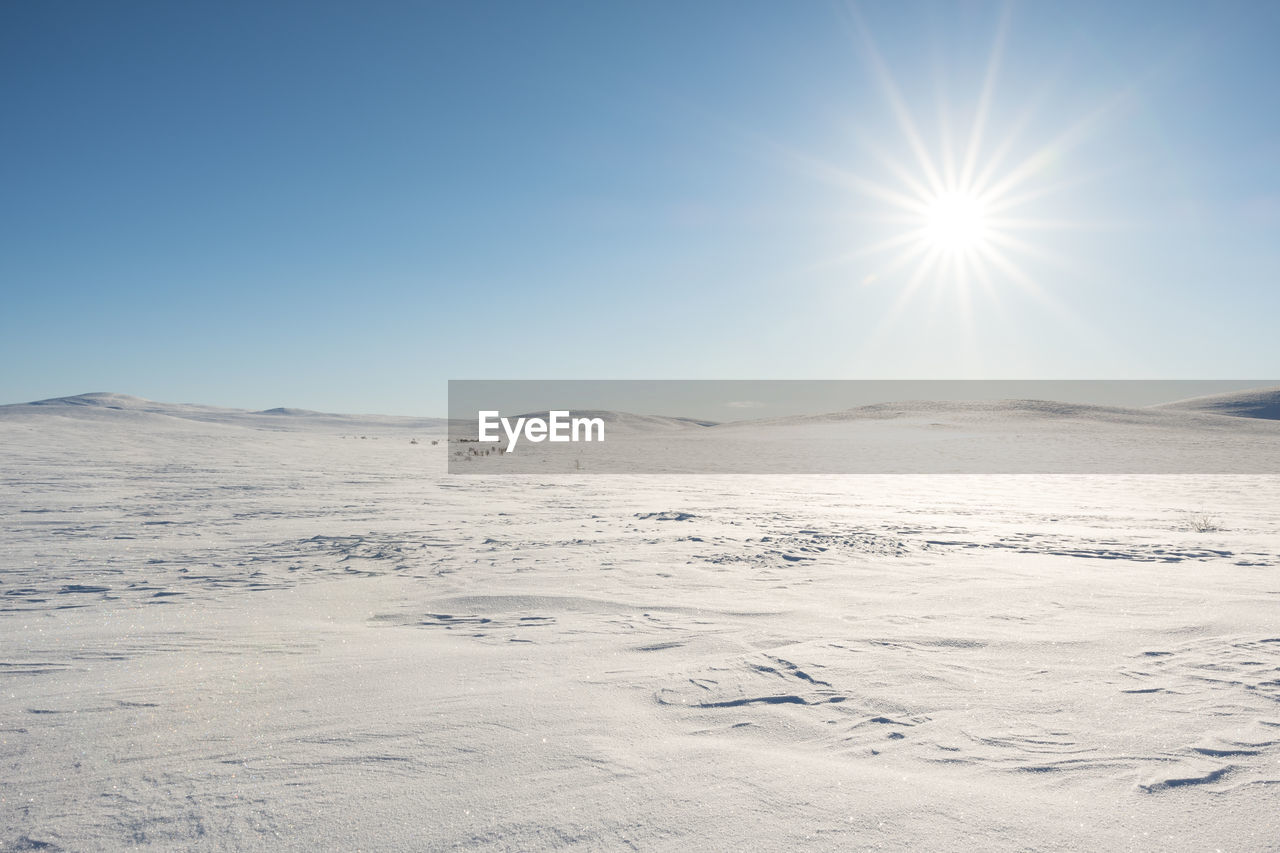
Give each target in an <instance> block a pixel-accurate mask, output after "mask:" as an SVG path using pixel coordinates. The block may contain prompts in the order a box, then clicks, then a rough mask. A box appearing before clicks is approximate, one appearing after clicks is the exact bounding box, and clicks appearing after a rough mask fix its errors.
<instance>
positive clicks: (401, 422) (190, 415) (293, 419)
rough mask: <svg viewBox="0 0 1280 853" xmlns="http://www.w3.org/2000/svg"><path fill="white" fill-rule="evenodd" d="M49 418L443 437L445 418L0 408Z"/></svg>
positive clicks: (47, 404)
mask: <svg viewBox="0 0 1280 853" xmlns="http://www.w3.org/2000/svg"><path fill="white" fill-rule="evenodd" d="M50 415H54V416H61V417H65V418H75V419H77V420H104V421H109V422H121V421H127V420H135V421H146V420H151V419H155V418H161V419H163V418H168V419H171V420H181V421H198V422H200V423H210V424H224V425H228V426H240V427H247V428H251V429H266V430H277V431H292V430H310V429H324V430H346V431H355V430H361V429H363V430H371V429H377V430H418V431H432V432H441V431H443V430H444V428H445V426H446V421H445V419H444V418H411V417H395V416H391V415H341V414H331V413H328V412H312V411H308V410H306V409H291V408H283V407H281V408H274V409H267V410H265V411H260V412H255V411H250V410H248V409H228V408H221V407H218V406H204V405H199V404H194V403H161V402H156V401H155V400H145V399H143V398H141V397H132V396H130V395H128V394H115V393H110V392H96V393H92V394H77V395H75V396H71V397H55V398H53V399H50V400H36V401H35V402H31V403H15V404H11V405H7V406H0V418H2V419H6V420H15V419H18V420H21V419H29V418H33V417H48V416H50Z"/></svg>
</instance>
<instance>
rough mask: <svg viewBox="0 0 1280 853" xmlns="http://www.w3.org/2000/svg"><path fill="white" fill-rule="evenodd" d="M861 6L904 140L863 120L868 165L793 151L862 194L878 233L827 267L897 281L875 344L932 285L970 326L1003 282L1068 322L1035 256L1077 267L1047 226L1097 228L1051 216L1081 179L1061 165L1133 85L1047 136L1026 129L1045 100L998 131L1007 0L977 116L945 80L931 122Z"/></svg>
mask: <svg viewBox="0 0 1280 853" xmlns="http://www.w3.org/2000/svg"><path fill="white" fill-rule="evenodd" d="M851 11H852V14H853V19H854V20H853V23H854V30H855V32H856V34H857V35H858V37H859V48H860V49H859V51H858V52H859V54H860V55H861V56H862V58H863V59H864V60H865V61H866V63H867V66H868V69H869V70H870V72H871V75H872V78H873V79H874V81H875V83H876V84H877V86H878V88H879V90H880V93H881V94H882V95H883V97H884V100H885V104H886V106H887V107H888V108H889V113H890V115H891V116H892V117H893V121H894V124H895V125H896V129H897V131H898V134H897V139H893V138H892V137H889V138H882V139H876V138H874V135H873V133H866V132H863V130H862V128H861V127H858V126H855V129H856V131H857V135H858V142H859V150H858V152H857V156H858V158H859V159H858V162H859V164H860V169H867V170H869V171H868V172H862V171H858V172H855V171H851V170H850V169H849V168H847V167H844V166H842V165H840V164H836V163H832V162H829V161H824V160H821V159H817V158H812V157H806V156H803V155H795V153H794V152H789V153H792V154H793V156H798V160H797V162H798V163H799V164H800V165H801V166H803V167H805V168H807V169H810V170H813V171H815V172H816V173H817V174H818V175H819V176H820V177H821V178H822V179H824V180H826V181H829V182H831V183H833V184H835V185H837V186H840V187H842V188H845V189H849V190H852V191H853V192H854V193H855V194H856V195H857V196H859V197H860V199H861V200H860V201H859V202H858V204H859V207H860V210H859V213H858V214H857V217H858V220H859V222H860V223H866V225H867V231H868V232H869V235H873V236H869V238H867V239H866V242H864V243H862V244H861V245H855V246H854V247H853V248H852V249H849V250H846V251H844V252H842V254H840V255H838V256H836V257H834V258H831V259H824V260H823V261H822V262H821V264H822V265H823V266H833V265H849V266H852V267H854V268H855V269H856V270H857V272H858V273H859V275H858V277H857V280H859V281H861V282H862V284H863V285H865V286H872V285H874V286H884V285H885V284H891V286H893V287H894V288H895V289H896V292H897V295H896V297H895V298H894V300H893V301H892V303H891V304H890V305H889V307H888V309H887V310H886V311H885V313H884V315H883V316H882V318H881V320H880V322H879V323H878V324H877V326H876V330H875V332H874V333H873V334H872V335H871V336H869V338H868V341H869V343H868V345H867V346H870V345H871V343H874V341H875V340H878V339H879V338H878V337H877V335H880V334H881V333H883V334H889V333H890V331H891V330H892V329H893V327H894V325H895V324H896V323H897V322H898V321H899V320H900V318H901V317H902V316H903V315H904V314H906V313H907V311H908V308H909V306H910V305H912V304H913V303H914V300H916V299H917V298H919V297H920V296H921V292H922V291H923V292H924V294H925V295H926V296H928V297H929V303H930V307H929V310H930V311H931V312H933V311H940V310H942V306H943V305H946V306H948V308H947V310H949V311H951V312H952V313H950V314H949V315H948V320H949V321H952V322H955V323H956V324H958V326H961V327H965V328H967V329H972V323H971V320H972V317H973V316H974V314H975V307H976V305H977V301H978V300H982V301H983V302H984V303H985V305H986V306H987V307H992V308H994V309H996V311H1001V310H1003V306H1002V305H1001V303H1002V301H1003V298H1004V294H1003V292H1002V291H1004V290H1005V289H1007V288H1009V287H1012V288H1013V289H1016V290H1017V291H1019V293H1020V294H1022V295H1025V296H1028V297H1030V298H1031V299H1033V300H1034V301H1036V302H1039V303H1040V304H1041V305H1043V306H1044V307H1046V308H1047V309H1049V310H1050V311H1052V312H1054V313H1055V314H1056V315H1058V316H1060V317H1062V318H1064V321H1067V320H1073V318H1070V317H1069V316H1068V314H1069V312H1068V311H1067V309H1066V308H1065V306H1063V305H1062V304H1061V303H1060V301H1059V300H1058V299H1057V298H1056V297H1055V295H1054V294H1053V293H1051V292H1050V291H1049V290H1048V289H1046V288H1045V287H1043V286H1042V284H1041V280H1040V279H1039V277H1038V276H1037V275H1034V274H1032V271H1031V269H1030V268H1028V267H1027V266H1026V265H1027V264H1028V262H1031V263H1034V264H1035V265H1036V266H1037V267H1039V266H1042V265H1044V264H1050V265H1064V266H1065V265H1069V264H1070V260H1069V259H1064V258H1062V257H1061V256H1060V255H1058V254H1056V253H1055V252H1053V251H1050V246H1049V245H1046V241H1045V236H1046V232H1049V231H1055V230H1062V229H1078V228H1082V227H1093V226H1091V225H1090V223H1087V222H1072V221H1069V220H1064V219H1061V218H1058V217H1046V216H1045V215H1044V214H1045V211H1046V210H1050V209H1052V208H1051V205H1052V200H1051V199H1049V197H1050V196H1052V195H1054V194H1055V193H1057V192H1059V191H1061V190H1064V189H1066V188H1069V187H1072V186H1074V185H1075V184H1076V183H1078V182H1079V181H1080V180H1081V178H1079V177H1075V176H1071V175H1069V174H1064V173H1063V172H1062V170H1061V166H1062V164H1063V162H1064V155H1065V154H1066V153H1067V152H1068V151H1069V150H1070V149H1071V148H1073V147H1074V146H1075V145H1077V144H1078V143H1079V142H1081V141H1082V140H1083V139H1085V138H1087V136H1088V135H1089V134H1090V133H1091V132H1092V129H1093V128H1094V127H1095V126H1096V125H1097V124H1098V122H1099V121H1100V120H1101V119H1102V118H1103V117H1104V116H1105V115H1106V114H1107V113H1108V112H1109V111H1110V110H1111V109H1112V108H1113V107H1114V106H1116V105H1117V104H1120V103H1123V93H1121V94H1120V95H1119V96H1117V97H1116V98H1115V99H1112V100H1110V101H1106V102H1103V103H1102V104H1100V105H1099V106H1098V107H1097V108H1096V109H1095V110H1094V111H1093V112H1090V113H1088V114H1086V115H1084V116H1082V117H1081V118H1080V119H1078V120H1077V121H1075V122H1074V123H1069V124H1068V125H1067V126H1065V127H1064V128H1063V129H1061V130H1060V131H1059V132H1058V133H1057V134H1055V135H1053V136H1051V137H1049V138H1046V139H1043V140H1040V141H1039V143H1038V144H1037V140H1035V139H1033V138H1030V136H1029V135H1024V129H1025V128H1027V127H1028V126H1029V124H1030V122H1031V120H1032V118H1033V115H1034V113H1035V110H1036V108H1037V104H1036V102H1035V101H1033V102H1032V103H1031V104H1029V105H1027V107H1026V108H1025V109H1024V110H1023V111H1022V112H1021V113H1020V114H1019V113H1012V114H1011V118H1010V120H1009V124H1008V126H1007V129H1006V130H1005V132H1003V133H993V132H992V128H991V127H990V124H991V119H992V116H993V114H996V113H997V109H996V101H997V90H998V89H999V86H998V80H999V76H1000V74H999V71H1000V66H1001V60H1002V56H1003V53H1004V42H1005V38H1006V36H1007V34H1008V30H1009V19H1010V15H1011V8H1010V7H1006V8H1005V10H1004V12H1003V13H1002V15H1001V17H1000V20H999V22H998V24H997V26H996V31H995V33H994V38H993V40H992V46H991V52H990V54H989V55H988V57H987V63H986V68H985V71H984V73H983V76H982V78H981V85H980V89H979V90H978V91H977V92H976V93H975V95H976V97H975V98H973V99H972V113H970V114H969V115H968V117H967V118H966V117H965V116H963V115H958V114H957V113H958V112H959V111H958V110H956V109H954V105H953V104H952V103H950V102H949V101H948V100H947V99H946V97H945V96H944V95H943V94H942V93H943V91H944V90H943V89H942V88H941V87H940V88H939V95H938V101H937V103H936V105H935V106H936V109H937V114H938V121H937V123H936V125H934V124H929V125H921V124H919V123H918V121H917V115H918V114H919V112H920V111H919V107H918V105H915V104H910V103H908V101H907V99H906V98H905V97H904V96H903V93H902V91H901V90H900V89H899V87H898V85H897V82H896V81H895V80H894V77H893V74H892V73H890V70H889V67H888V65H886V63H885V61H884V59H883V58H882V57H881V55H880V53H879V50H878V49H877V47H876V44H875V41H874V39H872V37H871V32H870V30H869V29H868V28H867V26H866V24H865V23H864V22H863V20H862V18H861V16H860V14H859V13H858V12H857V9H856V7H853V8H852V10H851ZM966 112H967V110H966ZM999 112H1004V110H1003V109H1001V110H999ZM868 201H869V202H872V204H870V205H868V204H866V202H868ZM1046 205H1049V206H1048V207H1047V206H1046ZM1036 271H1037V272H1038V270H1036ZM952 309H958V310H952ZM988 313H990V312H988Z"/></svg>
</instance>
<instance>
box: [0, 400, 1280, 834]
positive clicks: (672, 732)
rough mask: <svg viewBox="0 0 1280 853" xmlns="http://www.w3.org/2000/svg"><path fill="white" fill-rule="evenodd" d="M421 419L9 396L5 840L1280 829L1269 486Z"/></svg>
mask: <svg viewBox="0 0 1280 853" xmlns="http://www.w3.org/2000/svg"><path fill="white" fill-rule="evenodd" d="M1170 416H1173V414H1172V413H1171V414H1170ZM1193 417H1198V418H1222V419H1223V420H1222V422H1221V424H1220V426H1218V427H1215V430H1217V431H1218V432H1219V433H1221V432H1222V431H1225V432H1231V430H1232V429H1233V428H1232V427H1231V426H1229V423H1228V422H1231V423H1237V424H1239V425H1240V426H1239V431H1240V433H1241V434H1242V435H1248V436H1251V437H1249V438H1248V439H1247V440H1248V441H1257V435H1258V430H1259V429H1265V428H1260V427H1258V425H1257V422H1256V421H1255V420H1251V419H1244V418H1239V419H1230V418H1226V417H1225V416H1222V415H1205V414H1200V413H1195V414H1194V415H1193ZM837 426H838V425H837ZM831 428H833V427H832V426H831V425H830V424H826V425H824V426H823V429H831ZM1135 428H1138V427H1135ZM1108 429H1111V427H1108ZM443 438H444V424H443V423H442V422H439V421H431V420H425V419H424V420H410V419H397V418H355V417H339V416H328V415H319V414H316V413H306V412H294V411H287V410H286V411H273V412H270V413H246V412H236V411H233V410H220V409H210V408H207V407H199V406H190V407H172V406H165V405H161V404H150V403H146V402H145V401H138V400H135V399H133V398H127V397H110V396H107V397H86V398H74V399H72V400H70V401H62V402H54V403H51V404H48V405H43V406H11V407H0V480H2V481H3V489H2V490H0V519H2V520H3V522H2V526H0V561H2V562H0V650H2V651H0V682H2V683H0V689H2V695H3V697H4V701H3V703H0V768H2V772H0V780H2V782H3V784H2V785H0V850H60V849H61V850H114V849H125V848H133V847H152V848H155V849H163V850H171V849H226V848H231V849H261V850H317V849H366V850H378V849H451V848H464V847H465V848H473V849H488V850H540V849H582V850H595V849H641V850H652V849H658V850H687V849H709V850H795V849H816V850H825V849H831V850H834V849H841V850H863V849H868V850H951V849H981V850H1089V851H1092V850H1197V851H1199V850H1224V851H1256V850H1267V849H1280V477H1276V476H1270V475H1266V476H1264V475H1233V476H1092V475H1091V476H1083V475H1054V476H1025V475H1024V476H1019V475H1008V476H1004V475H989V476H940V475H935V476H924V475H920V476H916V475H901V476H783V475H775V476H748V475H735V476H700V477H695V476H577V477H575V476H550V475H545V476H544V475H537V474H529V475H522V476H514V475H507V476H494V477H465V476H456V475H455V476H450V475H448V474H446V473H445V466H446V457H447V452H448V451H447V449H446V445H445V443H444V441H443ZM433 440H437V441H441V443H440V444H439V445H433V444H432V441H433ZM1242 440H1243V439H1242ZM411 442H416V443H411ZM1205 446H1206V447H1207V448H1208V447H1210V446H1216V445H1212V443H1211V442H1206V444H1205ZM1206 452H1211V450H1206Z"/></svg>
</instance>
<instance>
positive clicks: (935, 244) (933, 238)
mask: <svg viewBox="0 0 1280 853" xmlns="http://www.w3.org/2000/svg"><path fill="white" fill-rule="evenodd" d="M989 219H990V217H989V214H988V211H987V205H986V204H985V203H984V202H983V200H982V198H981V197H979V196H977V195H975V194H973V193H969V192H963V191H944V192H941V193H938V194H937V195H935V196H934V197H933V198H932V199H931V200H930V201H929V202H928V203H927V204H926V206H925V209H924V215H923V226H924V240H925V242H926V243H927V244H928V245H929V246H931V247H932V248H934V249H937V250H939V251H943V252H970V251H975V250H980V249H983V248H985V247H986V245H987V242H988V239H989V236H990V235H989V233H988V231H989V228H990V223H989Z"/></svg>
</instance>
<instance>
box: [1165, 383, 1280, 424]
mask: <svg viewBox="0 0 1280 853" xmlns="http://www.w3.org/2000/svg"><path fill="white" fill-rule="evenodd" d="M1153 408H1157V409H1176V410H1178V411H1183V412H1204V413H1206V414H1213V415H1229V416H1231V417H1235V418H1263V419H1265V420H1269V421H1276V420H1280V385H1273V386H1271V387H1269V388H1256V389H1252V390H1249V391H1232V392H1230V393H1227V394H1213V395H1210V396H1208V397H1192V398H1190V399H1188V400H1177V401H1175V402H1173V403H1164V404H1162V405H1160V406H1155V407H1153Z"/></svg>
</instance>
